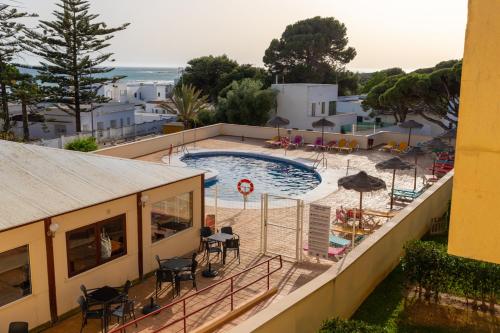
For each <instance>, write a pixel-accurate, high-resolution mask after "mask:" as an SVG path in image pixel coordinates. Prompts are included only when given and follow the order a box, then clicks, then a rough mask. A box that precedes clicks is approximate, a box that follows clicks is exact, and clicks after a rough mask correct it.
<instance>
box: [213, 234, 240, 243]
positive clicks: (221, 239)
mask: <svg viewBox="0 0 500 333" xmlns="http://www.w3.org/2000/svg"><path fill="white" fill-rule="evenodd" d="M207 238H208V239H211V240H214V241H216V242H219V243H224V242H225V241H226V240H228V239H233V238H234V235H231V234H225V233H223V232H219V233H216V234H213V235H211V236H208V237H207Z"/></svg>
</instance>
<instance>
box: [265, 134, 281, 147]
mask: <svg viewBox="0 0 500 333" xmlns="http://www.w3.org/2000/svg"><path fill="white" fill-rule="evenodd" d="M279 143H281V140H280V137H279V136H277V135H276V136H274V137H273V138H272V139H271V140H267V141H266V145H267V146H272V147H274V145H276V144H279Z"/></svg>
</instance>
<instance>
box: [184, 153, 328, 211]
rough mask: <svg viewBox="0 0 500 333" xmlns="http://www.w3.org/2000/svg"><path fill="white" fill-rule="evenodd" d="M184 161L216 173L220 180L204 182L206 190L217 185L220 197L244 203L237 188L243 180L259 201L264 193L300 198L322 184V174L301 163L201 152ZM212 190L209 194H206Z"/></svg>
mask: <svg viewBox="0 0 500 333" xmlns="http://www.w3.org/2000/svg"><path fill="white" fill-rule="evenodd" d="M181 161H182V162H183V163H185V164H186V165H187V166H189V167H192V168H197V169H204V170H212V171H215V173H216V174H217V177H214V178H213V179H209V180H208V181H206V182H205V188H207V189H210V188H213V187H214V186H215V185H218V198H220V199H222V200H228V201H241V200H242V196H241V194H240V193H239V192H238V190H237V188H236V186H237V184H238V181H239V180H241V179H243V178H248V179H250V180H251V181H252V182H253V184H254V186H255V190H254V192H253V193H252V194H251V195H250V196H249V197H248V200H249V201H259V200H260V195H261V193H269V194H275V195H281V196H287V197H297V196H300V195H302V194H304V193H306V192H308V191H311V190H313V189H314V188H316V187H317V186H318V185H319V184H320V183H321V177H320V175H319V174H318V173H317V172H316V171H315V170H314V169H312V168H310V167H308V166H306V165H304V164H301V163H299V162H295V161H291V160H287V159H281V158H276V157H272V156H266V155H258V154H253V153H243V152H200V153H191V154H186V155H184V156H183V157H182V158H181ZM210 193H213V191H207V195H209V194H210Z"/></svg>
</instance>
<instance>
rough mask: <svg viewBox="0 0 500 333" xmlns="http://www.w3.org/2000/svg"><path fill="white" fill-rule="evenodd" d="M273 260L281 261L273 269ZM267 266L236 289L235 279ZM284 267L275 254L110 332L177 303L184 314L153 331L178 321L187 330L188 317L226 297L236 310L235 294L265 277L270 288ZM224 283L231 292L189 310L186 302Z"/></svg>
mask: <svg viewBox="0 0 500 333" xmlns="http://www.w3.org/2000/svg"><path fill="white" fill-rule="evenodd" d="M272 261H277V262H278V263H279V265H278V267H276V268H273V269H272V270H271V262H272ZM263 266H264V267H266V268H267V269H266V272H265V273H264V274H262V275H261V276H259V277H257V278H256V279H254V280H253V281H251V282H249V283H247V284H245V285H243V286H241V287H239V288H237V289H235V280H236V279H237V278H238V277H240V276H241V275H243V274H245V273H248V272H250V271H253V270H255V269H257V268H260V267H263ZM282 267H283V260H282V258H281V255H277V256H274V257H271V258H269V259H267V260H265V261H262V262H260V263H258V264H256V265H254V266H252V267H249V268H247V269H245V270H243V271H241V272H239V273H237V274H234V275H232V276H230V277H228V278H225V279H223V280H221V281H218V282H216V283H214V284H212V285H210V286H208V287H206V288H203V289H201V290H199V291H197V292H196V293H194V294H191V295H189V296H186V297H184V298H182V299H180V300H177V301H175V302H171V303H169V304H167V305H164V306H162V307H160V308H159V309H158V310H155V311H153V312H151V313H148V314H146V315H144V316H142V317H139V318H137V319H135V320H132V321H129V322H128V323H126V324H124V325H121V326H119V327H116V328H114V329H112V330H111V331H109V333H122V332H125V329H126V328H128V327H130V326H132V325H136V324H138V323H140V322H142V321H144V320H147V319H148V318H150V317H152V316H154V315H157V314H159V313H160V312H162V311H165V310H168V309H171V308H172V307H173V306H175V305H181V306H182V316H181V317H180V318H177V319H176V320H173V321H171V322H168V323H166V324H165V325H163V326H161V327H160V328H156V329H155V330H154V331H153V332H155V333H156V332H162V331H163V330H165V329H166V328H168V327H171V326H173V325H175V324H177V323H180V322H182V326H183V332H187V319H188V318H189V317H191V316H193V315H195V314H197V313H199V312H200V311H203V310H205V309H207V308H209V307H211V306H213V305H215V304H217V303H220V302H222V301H224V300H226V299H228V298H229V299H230V311H233V310H234V296H235V295H236V294H237V293H238V292H241V291H242V290H245V289H247V288H249V287H250V286H252V285H254V284H256V283H257V282H259V281H262V280H264V279H266V286H267V291H269V290H270V276H271V275H272V274H273V273H276V272H277V271H279V270H281V268H282ZM222 284H228V285H229V287H230V292H229V293H226V294H225V295H223V296H221V297H219V298H217V299H215V300H213V301H211V302H208V303H207V304H205V305H204V306H201V307H199V308H197V309H195V310H192V311H189V309H188V306H187V304H186V302H187V301H188V300H190V299H192V298H194V297H196V296H197V295H200V294H202V293H206V292H208V291H210V290H211V289H213V288H215V287H217V286H220V285H222Z"/></svg>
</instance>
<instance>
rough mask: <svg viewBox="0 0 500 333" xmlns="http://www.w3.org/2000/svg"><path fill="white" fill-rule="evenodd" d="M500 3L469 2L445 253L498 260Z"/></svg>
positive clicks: (499, 197)
mask: <svg viewBox="0 0 500 333" xmlns="http://www.w3.org/2000/svg"><path fill="white" fill-rule="evenodd" d="M499 58H500V1H498V0H470V1H469V19H468V23H467V33H466V39H465V53H464V59H463V68H462V83H461V96H460V113H459V125H458V134H457V143H456V158H455V177H454V180H453V197H452V203H451V222H450V233H449V243H448V251H449V253H451V254H455V255H459V256H463V257H468V258H473V259H477V260H483V261H488V262H493V263H497V264H500V241H499V237H500V223H499V222H498V216H497V215H498V213H497V211H496V205H497V204H498V202H499V199H500V175H499V173H498V166H499V165H500V140H499V139H498V138H499V134H498V133H499V132H498V126H497V124H498V123H499V122H500V103H499V94H498V92H499V91H500V67H499V61H498V59H499Z"/></svg>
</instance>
